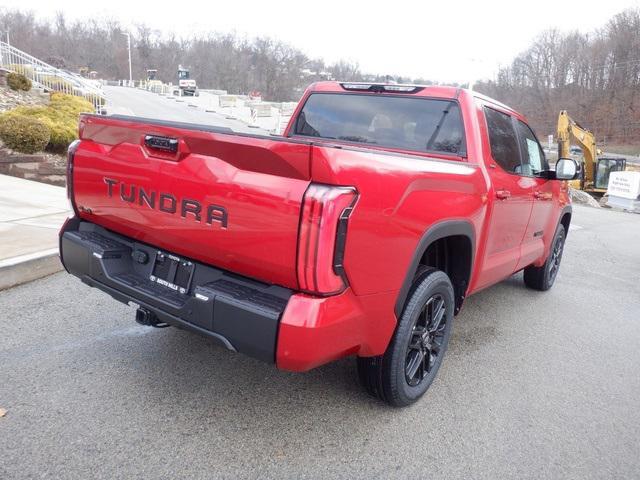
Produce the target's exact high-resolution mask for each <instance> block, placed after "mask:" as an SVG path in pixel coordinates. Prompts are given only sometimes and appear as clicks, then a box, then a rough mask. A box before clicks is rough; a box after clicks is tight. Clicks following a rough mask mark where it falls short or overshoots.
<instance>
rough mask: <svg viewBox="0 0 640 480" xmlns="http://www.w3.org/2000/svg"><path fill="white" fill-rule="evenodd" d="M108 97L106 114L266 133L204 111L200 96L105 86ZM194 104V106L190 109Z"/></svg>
mask: <svg viewBox="0 0 640 480" xmlns="http://www.w3.org/2000/svg"><path fill="white" fill-rule="evenodd" d="M104 92H105V95H106V97H107V104H106V109H107V113H108V114H109V115H116V114H117V115H131V116H136V117H145V118H153V119H157V120H169V121H174V122H188V123H196V124H200V125H211V126H216V127H228V128H231V129H232V130H234V131H236V132H245V133H254V134H255V133H262V134H267V135H268V132H266V131H264V130H260V129H257V128H251V127H249V126H248V125H247V124H246V123H244V122H241V121H239V120H235V119H232V118H228V116H227V115H224V114H220V113H214V112H207V111H206V110H207V105H206V99H205V98H203V97H173V96H160V95H158V94H156V93H152V92H147V91H146V90H139V89H137V88H126V87H104ZM190 105H195V106H190Z"/></svg>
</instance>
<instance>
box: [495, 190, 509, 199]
mask: <svg viewBox="0 0 640 480" xmlns="http://www.w3.org/2000/svg"><path fill="white" fill-rule="evenodd" d="M496 197H497V198H498V199H500V200H506V199H507V198H511V192H510V191H509V190H496Z"/></svg>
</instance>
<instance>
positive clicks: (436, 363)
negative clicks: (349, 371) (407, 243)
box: [358, 268, 454, 407]
mask: <svg viewBox="0 0 640 480" xmlns="http://www.w3.org/2000/svg"><path fill="white" fill-rule="evenodd" d="M453 311H454V294H453V286H452V285H451V281H450V280H449V277H448V276H447V275H446V274H445V273H444V272H442V271H440V270H436V269H435V268H427V269H425V270H423V271H422V272H421V273H420V274H419V275H418V276H417V277H416V280H415V282H414V284H413V287H412V289H411V291H410V294H409V299H408V301H407V304H406V306H405V308H404V311H403V312H402V315H401V317H400V319H399V321H398V326H397V328H396V332H395V334H394V336H393V338H392V340H391V343H390V344H389V346H388V347H387V351H386V352H385V353H384V355H381V356H378V357H360V358H358V374H359V376H360V380H361V382H362V383H363V385H364V386H365V388H366V389H367V391H368V392H369V393H370V394H371V395H373V396H375V397H378V398H380V399H381V400H383V401H385V402H387V403H388V404H390V405H392V406H395V407H404V406H406V405H410V404H412V403H413V402H415V401H416V400H418V399H419V398H420V397H421V396H422V395H424V393H425V392H426V391H427V389H428V388H429V386H430V385H431V383H432V382H433V380H434V378H435V377H436V374H437V372H438V369H439V368H440V365H441V364H442V359H443V357H444V354H445V352H446V350H447V345H448V343H449V336H450V335H451V326H452V324H453Z"/></svg>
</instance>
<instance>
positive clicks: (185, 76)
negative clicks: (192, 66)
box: [173, 65, 199, 97]
mask: <svg viewBox="0 0 640 480" xmlns="http://www.w3.org/2000/svg"><path fill="white" fill-rule="evenodd" d="M173 94H174V95H177V96H192V97H194V96H195V97H197V96H198V95H199V93H198V86H197V85H196V81H195V80H194V79H193V78H190V72H189V69H188V68H185V67H183V66H182V65H178V88H177V89H176V90H174V92H173Z"/></svg>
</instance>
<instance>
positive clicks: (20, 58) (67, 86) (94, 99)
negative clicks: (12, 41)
mask: <svg viewBox="0 0 640 480" xmlns="http://www.w3.org/2000/svg"><path fill="white" fill-rule="evenodd" d="M0 68H2V69H4V70H7V71H9V72H14V73H19V74H22V75H24V76H25V77H27V78H28V79H29V80H31V83H32V84H33V85H34V86H36V87H39V88H42V89H44V90H45V91H52V92H61V93H66V94H68V95H75V96H77V97H83V98H86V99H87V100H89V101H90V102H91V103H92V104H93V107H94V108H95V109H96V110H100V108H101V107H102V106H103V105H104V104H105V101H106V99H105V96H104V93H103V92H102V89H101V88H100V87H99V85H98V82H92V81H91V80H88V79H86V78H83V77H81V76H79V75H75V74H73V73H70V72H67V71H65V70H61V69H59V68H55V67H52V66H51V65H49V64H47V63H45V62H43V61H41V60H38V59H37V58H35V57H33V56H31V55H29V54H28V53H25V52H23V51H22V50H18V49H17V48H15V47H12V46H11V45H9V44H8V43H5V42H2V41H0Z"/></svg>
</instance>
